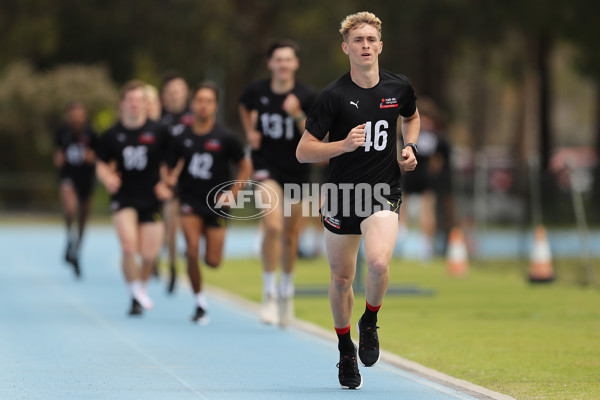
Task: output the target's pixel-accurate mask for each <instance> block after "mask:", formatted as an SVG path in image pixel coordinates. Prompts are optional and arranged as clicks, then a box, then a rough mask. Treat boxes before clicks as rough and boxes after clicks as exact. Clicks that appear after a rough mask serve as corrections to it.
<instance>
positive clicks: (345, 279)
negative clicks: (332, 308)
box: [331, 273, 354, 291]
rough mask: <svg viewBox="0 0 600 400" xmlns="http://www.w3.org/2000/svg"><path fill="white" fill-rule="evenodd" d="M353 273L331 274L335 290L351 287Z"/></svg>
mask: <svg viewBox="0 0 600 400" xmlns="http://www.w3.org/2000/svg"><path fill="white" fill-rule="evenodd" d="M353 281H354V275H353V274H340V273H337V274H331V284H332V285H333V287H334V289H335V290H337V291H345V290H348V289H349V288H351V287H352V282H353Z"/></svg>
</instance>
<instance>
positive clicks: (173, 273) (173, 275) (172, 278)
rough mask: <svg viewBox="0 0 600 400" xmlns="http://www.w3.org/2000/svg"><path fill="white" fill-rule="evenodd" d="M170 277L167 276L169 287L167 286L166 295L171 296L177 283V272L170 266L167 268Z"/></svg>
mask: <svg viewBox="0 0 600 400" xmlns="http://www.w3.org/2000/svg"><path fill="white" fill-rule="evenodd" d="M169 271H170V276H169V285H168V286H167V293H169V294H172V293H173V292H174V291H175V282H176V281H177V271H176V270H175V266H173V265H172V266H171V268H169Z"/></svg>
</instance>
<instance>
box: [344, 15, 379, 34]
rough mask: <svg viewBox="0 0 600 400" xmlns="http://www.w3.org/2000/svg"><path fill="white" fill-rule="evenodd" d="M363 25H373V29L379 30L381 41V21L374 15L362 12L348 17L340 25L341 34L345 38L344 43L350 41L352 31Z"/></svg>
mask: <svg viewBox="0 0 600 400" xmlns="http://www.w3.org/2000/svg"><path fill="white" fill-rule="evenodd" d="M363 25H371V26H372V27H373V28H375V29H377V32H378V33H379V39H381V20H380V19H379V18H377V16H376V15H375V14H373V13H370V12H368V11H362V12H358V13H356V14H351V15H348V16H347V17H346V18H344V20H343V21H342V23H341V24H340V33H341V34H342V36H343V37H344V41H346V40H347V39H348V34H349V33H350V31H351V30H352V29H355V28H358V27H360V26H363Z"/></svg>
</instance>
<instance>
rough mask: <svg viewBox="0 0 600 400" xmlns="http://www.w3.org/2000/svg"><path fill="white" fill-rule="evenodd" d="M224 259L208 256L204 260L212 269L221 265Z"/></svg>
mask: <svg viewBox="0 0 600 400" xmlns="http://www.w3.org/2000/svg"><path fill="white" fill-rule="evenodd" d="M222 259H223V257H221V256H220V255H219V256H215V255H209V254H207V255H206V258H205V259H204V262H205V263H206V265H208V266H209V267H211V268H217V267H218V266H219V265H221V261H222Z"/></svg>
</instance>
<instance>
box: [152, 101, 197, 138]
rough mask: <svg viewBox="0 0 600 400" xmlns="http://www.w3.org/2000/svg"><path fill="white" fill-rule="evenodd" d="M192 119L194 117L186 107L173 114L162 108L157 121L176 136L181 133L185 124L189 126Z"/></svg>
mask: <svg viewBox="0 0 600 400" xmlns="http://www.w3.org/2000/svg"><path fill="white" fill-rule="evenodd" d="M193 120H194V117H193V116H192V114H191V113H190V111H189V110H188V109H187V108H186V109H185V110H184V111H183V112H180V113H179V114H173V113H170V112H168V111H166V110H164V109H163V110H162V113H161V115H160V119H159V120H158V121H159V122H160V123H161V124H163V125H164V126H166V127H167V130H168V131H169V134H170V135H171V136H178V135H181V133H183V131H184V129H185V127H186V126H190V125H191V124H192V122H193Z"/></svg>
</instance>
